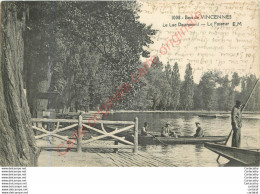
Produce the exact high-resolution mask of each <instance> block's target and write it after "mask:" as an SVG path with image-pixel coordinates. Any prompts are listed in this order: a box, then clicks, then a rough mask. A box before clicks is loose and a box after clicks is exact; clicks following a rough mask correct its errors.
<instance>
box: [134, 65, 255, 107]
mask: <svg viewBox="0 0 260 194" xmlns="http://www.w3.org/2000/svg"><path fill="white" fill-rule="evenodd" d="M256 80H257V78H256V76H255V75H249V76H243V77H239V75H238V73H236V72H234V73H233V74H232V77H231V78H230V79H229V76H228V75H222V73H221V72H219V71H207V72H205V73H204V74H203V75H202V77H201V79H200V81H199V84H196V83H194V81H193V72H192V67H191V64H187V66H186V71H185V76H184V81H181V79H180V73H179V66H178V63H175V64H174V65H173V67H172V66H171V65H170V64H169V63H167V65H166V66H165V67H164V65H163V64H162V63H161V62H160V63H158V65H157V66H156V67H155V68H154V69H153V70H152V71H151V72H149V74H148V76H147V77H146V80H145V81H144V86H143V87H142V89H141V90H140V93H138V95H137V96H136V100H135V104H134V108H136V109H139V110H207V111H211V110H221V111H229V110H231V108H232V106H234V102H235V100H241V101H242V103H245V102H246V100H247V97H248V95H249V94H250V92H251V90H252V88H253V86H254V84H255V82H256ZM245 110H250V111H259V110H260V87H259V84H258V85H257V87H256V89H255V91H254V93H253V95H252V96H251V98H250V100H249V102H248V105H247V107H246V109H245Z"/></svg>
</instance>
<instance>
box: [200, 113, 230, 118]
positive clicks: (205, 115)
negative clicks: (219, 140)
mask: <svg viewBox="0 0 260 194" xmlns="http://www.w3.org/2000/svg"><path fill="white" fill-rule="evenodd" d="M198 116H199V117H207V118H229V115H221V114H214V115H212V114H210V115H207V114H202V115H198Z"/></svg>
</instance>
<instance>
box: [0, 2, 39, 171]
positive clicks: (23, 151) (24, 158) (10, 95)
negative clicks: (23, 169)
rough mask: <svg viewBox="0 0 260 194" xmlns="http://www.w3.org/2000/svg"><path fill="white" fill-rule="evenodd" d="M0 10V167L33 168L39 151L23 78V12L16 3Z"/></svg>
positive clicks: (3, 4) (7, 3)
mask: <svg viewBox="0 0 260 194" xmlns="http://www.w3.org/2000/svg"><path fill="white" fill-rule="evenodd" d="M1 6H2V22H3V24H2V26H3V28H2V32H1V36H2V37H1V40H2V41H1V45H2V48H1V55H0V56H1V63H0V69H1V71H0V133H1V136H0V165H1V166H36V165H37V159H38V155H39V149H38V148H37V146H36V141H35V137H34V132H33V129H32V126H31V116H30V112H29V107H28V104H27V101H26V97H25V93H24V87H23V77H22V71H23V57H24V41H23V37H22V32H23V28H24V25H25V12H24V11H21V7H20V6H19V9H18V7H17V2H16V3H15V2H3V3H2V4H1ZM18 10H19V11H18ZM17 15H18V16H19V17H20V18H18V17H17Z"/></svg>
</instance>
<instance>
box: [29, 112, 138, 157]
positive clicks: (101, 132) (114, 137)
mask: <svg viewBox="0 0 260 194" xmlns="http://www.w3.org/2000/svg"><path fill="white" fill-rule="evenodd" d="M97 124H100V126H101V129H98V128H97V127H96V125H97ZM64 125H66V126H64ZM105 125H113V126H114V128H112V130H111V127H107V129H110V131H109V132H108V131H107V129H106V126H105ZM122 125H124V126H122ZM125 125H128V126H125ZM76 127H77V130H76V131H77V134H76V135H75V138H73V139H74V140H75V141H74V142H72V140H71V137H69V136H68V135H61V134H58V133H60V132H64V131H69V130H73V129H74V130H75V128H76ZM32 128H33V129H34V130H35V131H36V133H35V138H36V140H39V139H44V138H45V140H46V138H47V140H48V141H49V142H50V144H48V145H39V147H42V148H43V149H58V148H59V149H66V146H65V145H64V144H63V145H64V146H59V145H55V144H54V143H52V139H53V137H55V138H58V139H61V140H63V141H66V144H68V145H70V144H72V143H73V146H70V147H69V148H70V149H77V152H82V148H84V149H87V148H91V149H93V148H100V149H114V151H117V150H118V149H133V152H134V153H136V152H137V151H138V118H135V120H134V121H107V120H99V121H96V122H95V121H93V120H83V118H82V116H81V115H79V117H78V119H46V118H32ZM83 129H88V130H90V131H92V132H95V133H96V134H98V136H94V137H91V138H90V139H87V140H84V139H83V138H82V137H81V135H80V134H82V131H83ZM130 130H132V131H133V135H134V142H130V141H128V140H126V139H125V138H124V137H122V136H118V135H119V133H121V134H122V132H126V131H130ZM104 140H109V141H114V145H102V144H101V145H90V143H92V142H95V141H104ZM119 143H121V144H119ZM74 144H75V145H76V146H77V147H74ZM58 146H59V147H58Z"/></svg>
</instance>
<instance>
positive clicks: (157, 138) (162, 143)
mask: <svg viewBox="0 0 260 194" xmlns="http://www.w3.org/2000/svg"><path fill="white" fill-rule="evenodd" d="M147 134H149V135H151V136H152V137H153V138H154V139H156V140H157V141H159V142H160V143H161V144H163V145H165V146H166V145H167V144H165V143H163V142H162V141H161V140H159V139H158V138H157V137H155V136H154V135H153V134H151V133H148V132H147Z"/></svg>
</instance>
